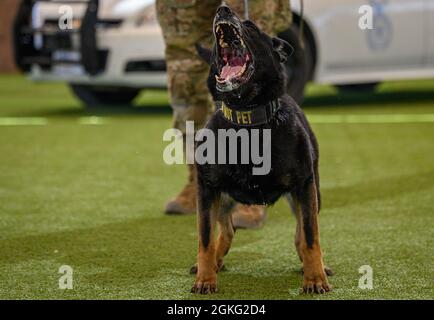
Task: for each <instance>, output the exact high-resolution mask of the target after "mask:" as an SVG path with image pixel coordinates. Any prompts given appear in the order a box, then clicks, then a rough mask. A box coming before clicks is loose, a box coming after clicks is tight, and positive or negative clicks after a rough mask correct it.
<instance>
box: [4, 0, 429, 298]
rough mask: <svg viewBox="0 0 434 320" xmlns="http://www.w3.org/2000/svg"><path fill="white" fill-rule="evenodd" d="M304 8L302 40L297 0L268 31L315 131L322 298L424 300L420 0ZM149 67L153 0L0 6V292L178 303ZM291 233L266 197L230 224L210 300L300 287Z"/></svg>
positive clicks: (163, 119)
mask: <svg viewBox="0 0 434 320" xmlns="http://www.w3.org/2000/svg"><path fill="white" fill-rule="evenodd" d="M304 2H305V7H304V22H303V25H304V27H303V28H304V31H303V37H302V40H303V41H302V42H303V43H304V48H302V46H301V43H300V41H299V39H300V28H301V20H302V19H301V14H300V5H299V2H298V1H296V0H293V1H291V5H292V9H293V11H294V23H293V24H292V26H291V27H289V28H288V30H286V31H285V32H283V33H282V34H280V36H281V37H282V38H284V39H286V40H288V41H289V42H291V44H292V45H293V46H294V47H295V48H296V52H295V54H294V55H293V56H292V57H291V59H290V61H288V65H287V67H288V68H287V72H288V77H289V79H290V82H289V85H288V92H290V93H291V95H293V96H294V97H295V98H296V99H297V100H298V101H299V103H300V104H301V106H302V107H303V109H304V110H305V112H306V114H307V116H308V118H309V120H310V122H311V124H312V126H313V129H314V131H315V133H316V135H317V137H318V140H319V143H320V149H321V161H320V172H321V188H322V194H323V201H324V204H323V209H322V212H321V219H322V228H321V236H322V239H323V249H324V252H325V256H326V262H327V261H328V262H327V264H328V265H330V266H331V267H332V268H333V269H334V271H335V273H336V274H337V276H336V277H334V278H333V279H332V280H331V282H332V284H333V285H334V287H335V288H336V290H335V292H334V293H333V296H331V298H337V299H347V298H351V299H359V298H364V299H366V298H385V299H392V298H403V299H416V298H423V299H432V297H433V296H434V292H433V290H434V289H433V288H434V286H433V285H432V284H433V283H432V279H433V278H432V261H434V253H433V247H432V237H433V234H434V232H433V231H434V230H433V229H432V226H433V225H434V223H433V222H434V221H433V213H434V201H433V194H434V184H433V182H432V181H433V178H434V161H433V160H434V148H433V141H434V125H433V124H434V0H412V1H408V0H329V1H325V0H324V1H313V0H305V1H304ZM362 6H368V8H366V7H364V9H363V8H362V10H361V9H360V8H361V7H362ZM369 8H370V9H369ZM366 14H367V15H368V16H366ZM370 14H372V19H371V20H372V21H371V20H370V18H369V15H370ZM370 21H371V22H372V25H370ZM165 70H166V66H165V62H164V43H163V39H162V36H161V30H160V28H159V26H158V22H157V20H156V14H155V6H154V1H152V0H100V1H94V0H92V1H67V0H65V1H33V0H24V1H18V0H1V1H0V216H1V217H0V252H1V255H0V297H1V298H16V299H22V298H30V299H35V298H36V299H39V298H97V299H99V298H145V299H156V298H158V299H167V298H189V297H190V296H189V294H188V291H189V290H188V289H189V287H190V285H191V281H192V278H191V276H189V275H188V272H187V270H188V269H189V267H190V266H191V263H192V261H193V260H194V257H195V254H196V233H195V232H196V231H195V225H196V223H195V217H194V216H182V217H168V216H165V215H163V213H162V211H163V206H164V203H165V201H166V200H167V199H168V198H169V197H170V196H171V195H174V194H176V192H177V191H178V190H179V189H180V188H181V186H182V185H183V182H184V181H185V180H186V176H185V175H186V172H185V168H183V167H182V166H167V165H165V164H164V162H163V160H162V154H163V149H164V147H165V144H164V143H163V142H162V136H163V132H164V131H165V130H166V129H168V128H170V127H172V118H171V109H170V106H169V102H168V95H167V91H166V74H165ZM293 229H294V221H293V220H292V219H291V217H290V215H289V214H288V208H287V205H286V204H285V203H284V202H283V201H281V202H279V203H277V204H276V206H274V207H272V208H270V209H269V218H268V221H267V223H266V225H265V227H264V228H263V229H262V230H258V231H250V232H249V231H246V232H240V233H239V234H238V233H237V239H236V243H235V244H234V247H235V248H234V250H233V251H232V252H231V255H230V256H229V257H228V260H227V264H228V266H229V269H230V271H229V272H227V273H225V275H224V276H223V277H222V279H223V280H222V281H223V282H225V284H224V287H225V288H226V289H225V290H224V291H223V293H221V294H222V296H223V297H224V298H227V299H231V298H238V299H244V298H246V299H248V298H250V299H263V298H271V299H273V298H276V299H287V298H288V284H291V289H294V290H290V291H289V295H290V298H294V299H298V298H303V297H300V296H299V295H298V291H297V290H296V288H297V285H298V284H299V283H300V281H301V277H300V274H299V266H298V258H297V257H296V254H295V250H293V247H292V244H291V242H292V241H289V240H288V239H292V238H293V233H294V230H293ZM288 233H289V235H288ZM270 234H273V235H276V237H274V236H273V237H270ZM174 236H175V237H176V242H175V241H173V237H174ZM336 239H339V240H338V241H336ZM126 248H128V250H126ZM63 264H68V265H71V266H73V267H74V270H75V273H74V277H75V278H74V279H76V280H74V281H77V282H76V283H77V285H75V286H74V290H67V291H62V290H59V289H58V287H57V278H58V273H57V270H58V268H59V266H60V265H63ZM365 264H369V265H371V266H372V267H373V268H374V274H375V275H376V278H375V280H374V283H375V289H374V290H371V291H366V292H363V293H362V292H361V291H360V290H359V289H358V288H357V286H356V285H357V279H358V278H357V276H358V273H357V270H358V268H359V267H360V266H361V265H365ZM233 266H239V267H236V268H235V267H233ZM377 275H378V276H377ZM396 279H399V281H398V280H396ZM235 283H236V284H237V285H231V284H235Z"/></svg>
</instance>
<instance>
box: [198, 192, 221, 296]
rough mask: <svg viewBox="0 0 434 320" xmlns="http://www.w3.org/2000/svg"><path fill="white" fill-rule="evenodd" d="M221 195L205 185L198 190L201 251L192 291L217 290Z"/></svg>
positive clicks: (211, 291)
mask: <svg viewBox="0 0 434 320" xmlns="http://www.w3.org/2000/svg"><path fill="white" fill-rule="evenodd" d="M219 201H220V195H219V194H216V193H215V192H213V191H211V190H209V189H208V188H206V187H204V186H200V187H199V191H198V205H197V208H198V214H197V219H198V229H199V253H198V256H197V274H196V281H195V283H194V285H193V287H192V289H191V292H192V293H200V294H208V293H214V292H216V291H217V263H216V245H215V239H214V229H215V224H216V220H217V215H218V209H219Z"/></svg>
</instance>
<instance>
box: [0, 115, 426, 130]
mask: <svg viewBox="0 0 434 320" xmlns="http://www.w3.org/2000/svg"><path fill="white" fill-rule="evenodd" d="M307 117H308V119H309V122H311V123H315V124H340V123H350V124H351V123H355V124H369V123H374V124H375V123H379V124H387V123H432V122H434V114H433V113H429V114H426V113H425V114H334V115H329V114H310V115H308V116H307ZM75 121H76V123H77V124H79V125H104V124H107V123H109V122H110V121H109V117H98V116H90V117H79V118H77V119H75ZM53 123H56V120H55V119H48V118H42V117H0V126H4V127H6V126H43V125H48V124H53Z"/></svg>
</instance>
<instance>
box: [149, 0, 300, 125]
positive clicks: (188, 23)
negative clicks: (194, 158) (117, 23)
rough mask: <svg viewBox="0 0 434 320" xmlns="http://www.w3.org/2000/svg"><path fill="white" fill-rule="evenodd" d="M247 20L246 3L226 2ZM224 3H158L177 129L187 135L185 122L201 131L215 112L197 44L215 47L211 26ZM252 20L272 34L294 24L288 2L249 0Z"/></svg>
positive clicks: (196, 0) (176, 0)
mask: <svg viewBox="0 0 434 320" xmlns="http://www.w3.org/2000/svg"><path fill="white" fill-rule="evenodd" d="M225 2H226V4H227V5H228V6H230V7H231V8H232V9H233V10H235V12H237V14H239V15H240V17H244V1H243V0H226V1H225ZM220 4H221V0H157V14H158V20H159V22H160V25H161V28H162V30H163V36H164V40H165V42H166V62H167V72H168V87H169V92H170V103H171V105H172V108H173V116H174V127H175V128H177V129H180V130H181V131H182V132H184V133H185V122H186V121H188V120H193V121H194V122H195V129H200V128H202V127H203V126H204V125H205V123H206V121H207V120H208V118H209V116H210V115H211V114H212V113H213V111H214V105H213V103H212V100H211V97H210V95H209V92H208V89H207V87H206V79H207V77H208V72H209V67H208V65H207V64H206V63H205V62H204V61H202V59H201V58H200V57H199V56H198V55H197V53H196V49H195V43H200V44H201V45H203V46H205V47H211V46H212V23H213V19H214V14H215V12H216V9H217V8H218V6H219V5H220ZM249 17H250V19H251V20H252V21H254V22H255V23H256V24H257V25H258V26H259V27H260V28H261V29H262V30H264V31H265V32H267V33H269V34H276V33H277V32H280V31H283V30H285V29H286V28H288V26H289V25H290V23H291V13H290V8H289V0H250V1H249Z"/></svg>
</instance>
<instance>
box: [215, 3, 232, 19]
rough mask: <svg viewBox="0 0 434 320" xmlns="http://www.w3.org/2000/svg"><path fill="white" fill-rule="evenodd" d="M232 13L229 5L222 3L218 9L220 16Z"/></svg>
mask: <svg viewBox="0 0 434 320" xmlns="http://www.w3.org/2000/svg"><path fill="white" fill-rule="evenodd" d="M230 14H232V10H231V8H229V7H228V6H227V5H225V4H222V5H221V6H220V7H219V8H218V9H217V15H218V16H219V17H225V16H227V15H230Z"/></svg>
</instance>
